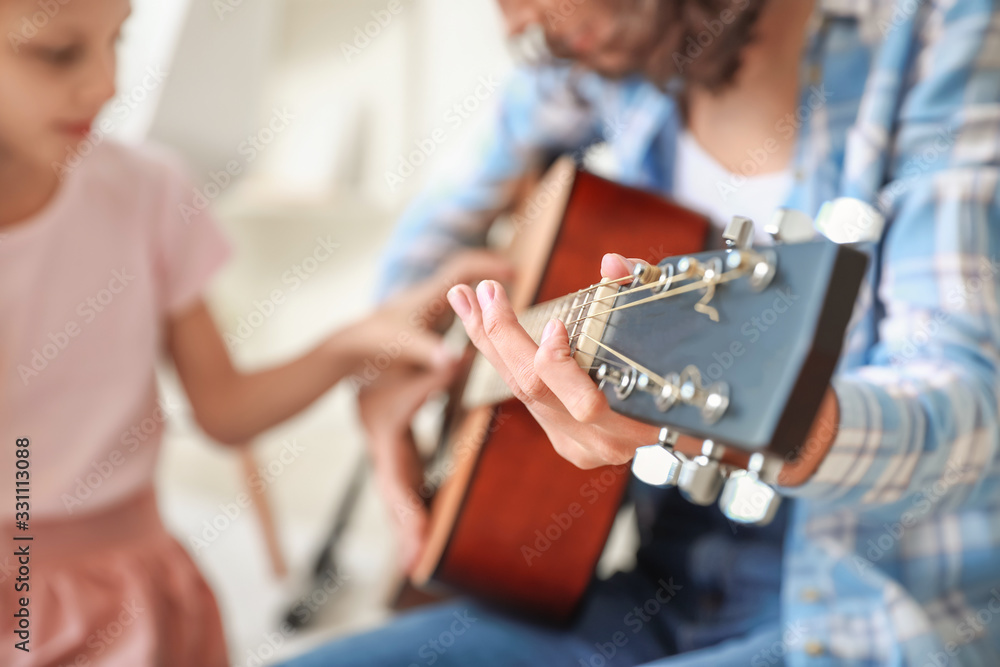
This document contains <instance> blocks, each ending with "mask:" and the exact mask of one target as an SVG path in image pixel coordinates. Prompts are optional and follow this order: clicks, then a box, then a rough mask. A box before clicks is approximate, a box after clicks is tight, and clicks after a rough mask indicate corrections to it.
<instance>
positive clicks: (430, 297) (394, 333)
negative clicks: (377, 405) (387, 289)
mask: <svg viewBox="0 0 1000 667" xmlns="http://www.w3.org/2000/svg"><path fill="white" fill-rule="evenodd" d="M512 275H513V274H512V270H511V267H510V264H509V263H508V262H507V261H506V260H504V259H503V258H502V257H500V256H499V255H497V254H495V253H492V252H489V251H486V250H468V251H464V252H462V253H459V254H457V255H455V256H454V257H453V258H451V259H450V260H449V261H448V262H446V263H445V264H444V265H443V266H442V267H441V269H439V270H438V271H437V272H436V273H435V274H434V275H433V276H431V277H430V278H428V279H427V280H425V281H423V282H421V283H419V284H417V285H415V286H413V287H410V288H408V289H406V290H404V291H403V292H401V293H399V294H396V295H395V296H394V297H392V298H391V299H389V300H388V301H386V302H385V303H384V304H382V306H381V307H379V309H378V310H377V311H375V312H374V313H373V314H371V315H369V316H368V317H367V318H365V319H363V320H361V321H359V322H357V323H355V324H354V325H351V326H348V327H346V328H345V329H342V330H341V331H340V332H338V333H337V334H336V335H335V336H334V339H333V340H332V341H331V346H334V347H338V348H339V349H341V350H342V351H343V352H344V353H345V354H347V355H348V356H349V358H350V360H351V362H352V364H353V366H354V372H355V373H363V374H364V377H365V379H366V380H369V381H370V380H373V379H374V378H373V377H371V376H373V375H380V374H381V372H382V371H385V370H386V369H388V367H389V366H390V365H391V366H393V367H405V366H416V367H420V368H425V369H429V370H434V371H438V370H441V369H446V368H448V367H449V366H451V365H453V364H454V362H455V359H453V358H452V357H451V355H449V353H448V351H447V350H446V349H445V347H444V345H443V344H442V339H441V335H440V333H439V332H442V331H444V330H445V329H447V328H448V326H449V325H450V323H451V321H452V313H451V309H450V308H448V302H447V293H448V290H449V289H450V288H451V287H452V286H454V285H456V284H464V283H470V282H475V281H478V280H481V279H483V278H494V279H497V280H508V279H509V278H511V277H512Z"/></svg>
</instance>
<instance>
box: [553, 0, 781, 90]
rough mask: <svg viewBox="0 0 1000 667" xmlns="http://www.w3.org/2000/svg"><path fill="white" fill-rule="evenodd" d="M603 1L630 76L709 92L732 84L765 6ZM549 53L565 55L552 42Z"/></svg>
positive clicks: (690, 0)
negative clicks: (624, 51)
mask: <svg viewBox="0 0 1000 667" xmlns="http://www.w3.org/2000/svg"><path fill="white" fill-rule="evenodd" d="M574 1H576V0H574ZM584 1H587V2H593V1H594V0H584ZM605 1H606V2H609V3H611V4H612V5H613V7H614V10H615V14H616V15H617V16H619V17H620V24H619V26H618V30H617V32H618V35H617V36H616V41H617V42H619V43H620V44H622V45H623V46H624V47H626V48H627V50H628V51H629V52H630V60H631V64H632V68H631V69H632V71H638V72H642V73H644V74H645V75H646V76H647V77H648V78H649V79H650V80H652V81H654V82H657V83H658V84H660V85H663V86H666V85H668V84H670V83H672V82H673V83H677V82H680V83H683V84H686V85H695V86H700V87H705V88H708V89H709V90H719V89H722V88H725V87H726V86H727V85H728V84H730V83H732V81H733V78H734V77H735V76H736V73H737V71H739V68H740V64H741V59H742V52H743V49H744V47H745V46H746V45H747V44H749V43H751V42H752V41H753V39H754V28H755V26H756V23H757V19H758V18H759V17H760V13H761V10H762V8H763V6H764V3H765V2H766V0H605ZM549 48H550V50H551V51H552V52H553V54H555V55H557V56H563V57H564V56H567V55H569V54H568V53H567V52H566V51H565V49H563V48H561V46H560V45H559V44H555V43H553V42H552V41H551V40H549Z"/></svg>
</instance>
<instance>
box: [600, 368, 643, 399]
mask: <svg viewBox="0 0 1000 667" xmlns="http://www.w3.org/2000/svg"><path fill="white" fill-rule="evenodd" d="M638 376H639V372H638V371H636V370H635V369H634V368H631V367H629V368H628V370H626V371H621V370H619V369H617V368H615V367H613V366H610V365H608V364H601V365H600V366H598V368H597V379H598V380H599V381H600V385H599V388H601V389H603V388H604V384H605V383H606V382H610V383H611V384H612V385H614V389H615V396H617V397H618V398H619V399H620V400H625V399H626V398H628V397H629V396H631V395H632V390H634V389H635V383H636V378H637V377H638Z"/></svg>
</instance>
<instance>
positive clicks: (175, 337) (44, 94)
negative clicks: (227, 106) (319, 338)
mask: <svg viewBox="0 0 1000 667" xmlns="http://www.w3.org/2000/svg"><path fill="white" fill-rule="evenodd" d="M53 5H54V6H55V3H53ZM57 10H58V11H56V12H54V15H52V16H50V17H49V20H48V22H47V24H46V25H45V26H44V27H43V28H42V29H39V30H37V31H30V32H24V31H22V27H23V26H24V25H25V19H28V20H30V17H32V16H34V15H35V14H37V13H38V12H39V5H38V4H37V3H36V2H34V1H33V0H0V33H2V34H3V35H7V36H8V37H9V39H7V40H4V41H5V43H4V45H3V47H2V48H0V313H2V318H0V442H2V443H3V450H2V451H3V452H4V454H3V457H2V458H3V464H2V469H3V471H4V472H3V475H2V478H3V480H4V488H5V489H7V490H8V491H11V492H8V493H4V494H3V498H4V499H5V500H4V504H3V508H4V509H3V515H2V526H3V527H2V529H0V537H3V538H4V541H3V548H2V551H3V553H4V554H8V553H11V552H13V551H14V549H15V548H22V551H21V552H20V553H21V554H25V551H24V550H23V548H25V547H26V548H27V555H22V556H21V561H20V563H17V562H15V561H16V560H17V559H8V560H7V561H6V562H0V564H2V565H4V566H5V567H4V569H3V571H2V573H0V579H2V588H0V590H2V593H0V598H2V601H3V605H2V610H3V621H2V625H3V630H4V632H3V633H2V636H3V649H0V656H3V657H2V659H0V663H2V664H4V665H12V666H17V667H22V666H26V665H32V666H34V665H56V664H73V665H83V664H86V665H94V664H102V665H105V664H107V665H112V664H113V665H130V666H136V665H185V666H197V665H206V666H207V665H211V666H214V667H221V666H222V665H225V664H226V662H227V660H226V650H225V644H224V640H223V632H222V626H221V623H220V619H219V614H218V610H217V608H216V604H215V600H214V598H213V596H212V593H211V591H210V590H209V589H208V587H207V586H206V584H205V582H204V581H203V579H202V577H201V576H200V574H199V573H198V571H197V569H196V568H195V565H194V564H193V562H192V561H191V559H190V558H189V556H188V555H187V553H186V552H185V551H184V550H183V549H182V548H181V546H180V545H179V544H178V543H177V542H176V541H175V540H174V539H173V538H172V537H170V536H169V535H168V534H167V533H166V531H165V530H164V528H163V525H162V524H161V522H160V519H159V516H158V513H157V509H156V502H155V495H154V492H153V488H152V480H153V473H154V467H155V465H156V460H157V454H158V450H159V441H160V428H161V425H162V421H163V415H162V412H161V411H160V408H159V407H158V400H157V393H156V388H155V382H154V366H155V363H156V361H157V358H158V356H159V354H160V353H161V352H162V351H166V352H167V353H168V354H169V355H170V357H171V359H172V360H173V362H174V364H175V365H176V367H177V371H178V374H179V376H180V379H181V381H182V383H183V385H184V388H185V390H186V392H187V394H188V396H189V398H190V401H191V405H192V408H193V411H194V415H195V417H196V419H197V421H198V423H199V424H200V425H201V427H202V428H203V429H204V430H205V431H206V433H208V435H210V436H212V437H213V438H215V439H216V440H219V441H220V442H224V443H229V444H238V443H244V442H246V441H248V440H249V439H251V438H253V437H254V436H255V435H256V434H258V433H260V432H262V431H264V430H266V429H268V428H270V427H271V426H274V425H275V424H278V423H279V422H281V421H283V420H285V419H287V418H289V417H291V416H292V415H294V414H296V413H297V412H299V411H300V410H302V409H303V408H305V407H306V406H308V405H309V404H310V403H312V402H313V401H314V400H315V399H317V398H318V397H319V396H321V395H322V394H323V393H324V392H326V391H327V390H328V389H329V388H330V387H332V386H333V385H334V384H335V383H336V382H337V381H338V380H340V379H341V378H343V377H345V376H347V375H350V374H352V373H354V372H356V371H360V370H361V369H362V367H363V366H364V362H365V360H366V359H368V358H374V357H376V356H377V355H379V354H380V353H381V352H382V350H383V347H382V346H383V345H386V346H387V349H394V350H398V355H397V358H396V359H395V361H394V362H393V364H394V365H397V366H402V367H414V368H415V367H420V368H424V369H425V370H429V371H430V372H431V374H432V375H436V377H437V378H438V379H439V380H440V382H441V383H443V382H445V381H446V380H447V379H448V377H449V375H450V373H451V372H452V370H453V368H454V364H453V362H452V360H451V359H450V357H449V356H448V355H447V353H446V352H445V348H444V347H443V346H442V345H441V344H440V340H439V338H438V336H437V335H436V334H434V333H432V332H431V331H429V330H428V329H426V328H425V327H424V326H421V325H420V324H419V319H417V318H413V317H411V313H413V312H414V310H415V309H417V308H420V307H422V306H426V305H427V302H429V301H431V300H432V299H434V298H438V299H441V298H443V295H444V291H445V290H446V289H447V288H448V287H449V286H450V285H452V284H454V281H455V280H461V281H465V280H468V279H472V278H474V277H477V276H479V275H480V274H482V275H483V276H485V275H489V274H491V273H496V272H497V271H498V270H499V268H498V265H497V264H496V263H495V262H492V260H490V259H489V258H487V257H485V256H483V255H479V256H476V257H467V258H466V259H464V260H461V261H459V262H457V263H451V264H449V265H448V266H447V267H446V269H444V270H443V271H441V272H439V273H438V275H437V276H436V277H435V278H434V279H433V280H431V281H428V282H427V283H424V284H422V285H421V286H420V287H418V288H415V289H414V290H411V291H409V292H408V293H407V294H405V295H403V296H401V297H400V298H398V299H395V300H393V301H392V302H391V303H389V304H387V305H386V306H385V307H384V308H382V309H381V310H380V311H379V312H378V313H377V314H375V315H373V316H371V317H369V318H367V319H365V320H363V321H360V322H358V323H356V324H353V325H351V326H349V327H347V328H344V329H342V330H340V331H338V332H335V333H333V334H331V335H330V336H329V337H328V338H326V339H325V340H324V341H323V342H321V343H320V344H319V345H318V346H316V347H315V349H313V350H311V351H309V352H308V353H306V354H305V355H303V356H301V357H300V358H298V359H295V360H293V361H291V362H289V363H286V364H284V365H282V366H279V367H275V368H271V369H269V370H266V371H263V372H258V373H253V374H244V373H240V372H239V371H237V370H236V369H234V368H233V366H232V364H231V363H230V360H229V358H228V356H227V354H226V351H225V347H224V344H223V341H222V339H221V337H220V335H219V333H218V331H217V330H216V328H215V326H214V324H213V322H212V318H211V316H210V314H209V311H208V309H207V308H206V306H205V303H204V301H203V300H202V297H201V293H202V291H203V289H204V287H205V285H206V282H207V281H208V279H209V277H210V276H211V275H212V273H213V272H214V271H215V270H216V269H218V268H219V266H220V265H221V264H222V263H223V261H224V260H225V258H226V255H227V246H226V244H225V242H224V241H223V239H222V237H221V236H220V234H219V232H218V231H217V229H216V227H215V225H214V223H213V221H212V220H211V219H210V217H209V216H208V215H206V214H201V215H198V216H195V217H194V218H191V216H190V215H189V213H190V201H189V198H190V193H191V192H192V188H191V187H190V185H189V183H188V182H187V181H186V180H185V178H184V177H183V176H182V175H181V170H180V169H179V168H178V166H177V164H176V162H175V161H174V160H173V159H171V158H170V157H169V156H166V155H163V154H161V153H160V152H158V151H155V150H152V149H132V148H127V147H124V146H121V145H117V144H114V143H112V142H110V141H101V140H99V139H98V138H97V137H96V136H95V137H94V139H93V140H91V141H89V142H88V144H87V145H88V146H94V144H96V146H94V147H93V149H92V150H91V151H89V153H88V155H87V157H86V158H85V159H84V160H83V161H82V162H81V163H79V164H76V166H72V167H70V166H68V165H70V164H74V163H72V162H70V161H68V160H67V157H68V156H70V155H73V154H76V152H77V151H76V149H77V148H78V147H81V146H82V142H83V141H84V140H85V139H86V138H87V137H88V136H89V135H90V133H91V129H92V126H93V124H94V119H95V118H96V117H97V115H98V112H99V111H100V110H101V108H102V107H103V106H104V105H105V104H106V103H107V102H108V101H109V100H110V99H111V98H112V96H113V95H114V93H115V86H114V80H115V65H116V63H115V45H116V42H117V39H118V35H119V29H120V27H121V25H122V23H123V22H124V21H125V19H126V17H127V16H128V15H129V12H130V6H129V2H128V0H85V1H84V0H81V1H78V2H70V3H59V4H58V6H57ZM430 389H431V387H429V388H428V390H430ZM149 424H156V425H157V426H156V428H155V429H154V431H155V432H154V433H152V434H150V433H149V428H148V425H149ZM137 432H141V433H142V435H143V437H142V438H141V439H140V438H137V437H135V434H136V433H137ZM24 461H27V463H26V464H25V463H24ZM18 462H21V463H20V467H17V468H16V466H17V465H18ZM25 466H27V467H25ZM15 470H16V471H17V481H18V482H19V485H18V486H17V489H18V493H19V494H21V495H26V496H27V497H26V498H19V499H18V500H21V501H22V503H23V504H20V505H18V506H17V507H16V508H15V498H14V493H13V492H12V487H13V486H14V481H15ZM95 471H98V472H99V473H100V476H101V481H100V483H99V484H94V485H90V486H93V487H96V488H92V489H91V490H90V493H89V494H79V493H77V491H76V487H77V486H78V484H79V480H81V479H88V475H91V473H94V472H95ZM91 476H92V475H91ZM88 485H89V482H88ZM81 496H85V498H82V497H81ZM67 498H70V499H73V501H72V502H67ZM15 511H16V512H23V514H18V515H17V520H24V519H27V521H26V522H25V523H26V524H27V526H26V528H27V529H26V530H24V529H23V527H22V529H20V530H18V529H17V528H16V527H15ZM22 526H23V525H22ZM11 532H16V533H17V536H20V537H25V536H30V537H32V538H33V539H32V540H31V541H26V540H22V541H13V540H12V536H11V535H10V534H9V533H11ZM11 545H14V546H11ZM12 563H13V567H15V568H16V567H18V566H19V564H27V566H28V568H29V572H30V573H29V574H28V575H27V576H24V571H21V572H16V571H15V570H12V569H11V565H12ZM15 613H17V614H18V617H17V618H15V617H14V614H15ZM12 624H13V627H12ZM15 631H16V632H15Z"/></svg>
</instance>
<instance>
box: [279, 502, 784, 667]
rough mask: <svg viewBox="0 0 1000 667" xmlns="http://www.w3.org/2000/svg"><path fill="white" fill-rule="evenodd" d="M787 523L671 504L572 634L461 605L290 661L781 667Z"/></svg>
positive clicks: (373, 666) (659, 511)
mask: <svg viewBox="0 0 1000 667" xmlns="http://www.w3.org/2000/svg"><path fill="white" fill-rule="evenodd" d="M671 514H672V515H671ZM785 519H786V512H785V510H784V508H783V509H782V511H781V512H779V517H778V519H776V521H775V523H774V524H772V526H769V527H767V528H763V529H745V528H739V529H735V528H734V527H733V526H732V525H729V524H727V523H726V522H724V521H723V520H722V519H721V515H720V514H719V513H718V510H716V509H714V508H692V506H689V505H686V503H685V504H678V503H677V502H676V499H673V500H672V499H670V498H667V502H666V504H658V506H657V507H656V512H655V514H653V515H651V518H650V521H648V522H646V524H645V526H644V527H643V521H642V516H641V514H640V526H641V528H642V532H643V534H644V546H643V547H642V548H641V549H640V551H639V554H638V556H639V558H638V567H637V568H636V569H635V570H633V571H631V572H619V573H617V574H616V575H614V576H613V577H611V578H610V579H608V580H606V581H595V582H594V583H593V585H591V587H590V590H589V592H588V594H587V598H586V600H585V601H584V603H583V604H582V606H581V609H580V612H579V614H578V615H577V617H576V619H575V620H574V622H573V623H572V624H571V625H570V626H569V627H565V628H555V627H548V626H545V625H542V624H538V623H533V622H531V621H528V620H526V619H523V618H518V617H516V616H513V615H510V614H507V613H504V612H502V611H499V610H496V609H493V608H491V607H489V606H487V605H485V604H483V603H481V602H477V601H473V600H467V599H460V600H458V601H453V602H448V603H445V604H441V605H436V606H433V607H427V608H422V609H418V610H416V611H413V612H410V613H406V614H402V615H400V616H398V617H396V618H395V619H394V620H393V621H391V622H390V623H389V624H388V625H386V626H384V627H381V628H378V629H376V630H374V631H372V632H368V633H366V634H362V635H357V636H354V637H347V638H345V639H341V640H337V641H334V642H331V643H329V644H327V645H325V646H321V647H320V648H318V649H316V650H314V651H313V652H311V653H309V654H307V655H304V656H301V657H299V658H295V659H293V660H291V661H289V662H287V663H285V665H287V667H362V666H363V667H432V666H436V667H533V666H536V665H537V666H539V667H635V666H637V665H646V666H657V667H661V666H662V667H728V666H730V665H732V666H734V667H735V666H737V665H738V666H739V667H746V665H749V664H766V665H769V666H773V667H780V664H781V658H780V655H782V653H783V651H782V650H781V646H780V642H781V634H782V632H781V627H780V620H779V599H780V588H781V542H782V538H783V535H784V522H785ZM757 656H760V659H759V660H756V661H755V660H754V658H756V657H757Z"/></svg>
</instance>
